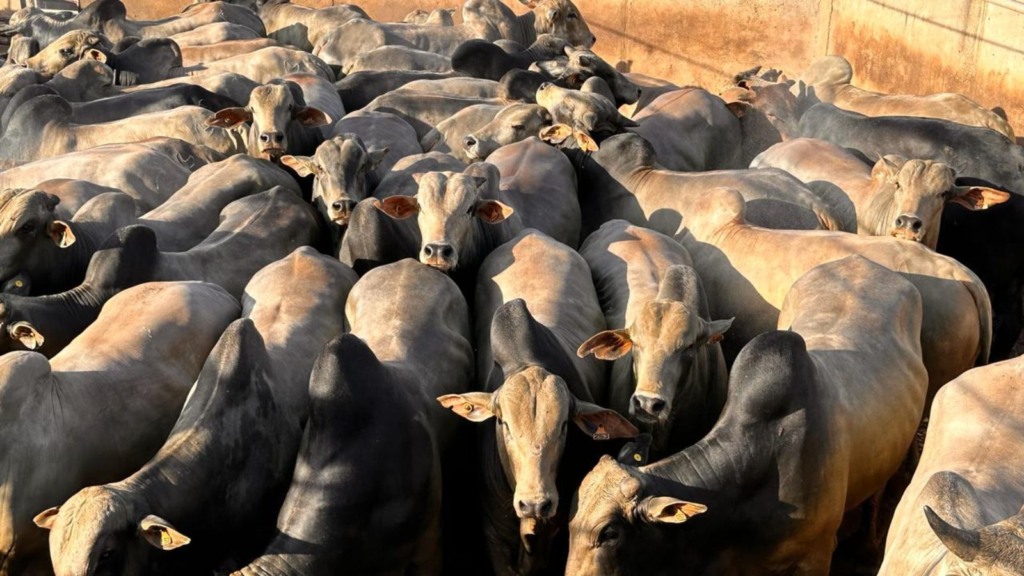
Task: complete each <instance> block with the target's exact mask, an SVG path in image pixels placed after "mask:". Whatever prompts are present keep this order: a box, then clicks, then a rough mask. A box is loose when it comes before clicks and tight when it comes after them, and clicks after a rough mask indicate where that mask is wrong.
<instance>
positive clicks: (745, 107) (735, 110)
mask: <svg viewBox="0 0 1024 576" xmlns="http://www.w3.org/2000/svg"><path fill="white" fill-rule="evenodd" d="M725 107H726V108H728V109H729V112H732V115H733V116H735V117H737V118H743V117H744V116H746V115H747V112H750V110H751V109H752V108H753V106H751V105H750V104H747V103H746V102H739V101H736V102H726V103H725Z"/></svg>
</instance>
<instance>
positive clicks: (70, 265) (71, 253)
mask: <svg viewBox="0 0 1024 576" xmlns="http://www.w3.org/2000/svg"><path fill="white" fill-rule="evenodd" d="M66 223H67V225H68V227H70V228H71V232H72V233H73V234H74V235H75V242H74V243H73V244H72V245H71V246H68V247H67V248H59V247H56V246H55V247H54V252H53V254H54V258H53V262H51V263H49V265H48V269H49V273H48V274H47V275H48V276H49V280H50V282H49V285H48V286H46V287H44V288H43V289H42V290H44V291H46V293H49V294H54V293H56V292H62V291H66V290H70V289H73V287H75V286H77V285H78V284H79V283H80V282H81V281H82V279H83V278H85V274H86V270H87V269H88V268H89V260H90V259H91V258H92V255H93V254H94V253H95V252H96V249H97V242H96V239H95V238H94V237H93V236H94V234H95V233H96V232H98V231H99V230H97V228H100V226H98V225H90V224H82V223H76V222H73V221H70V222H66ZM33 280H35V279H34V278H33Z"/></svg>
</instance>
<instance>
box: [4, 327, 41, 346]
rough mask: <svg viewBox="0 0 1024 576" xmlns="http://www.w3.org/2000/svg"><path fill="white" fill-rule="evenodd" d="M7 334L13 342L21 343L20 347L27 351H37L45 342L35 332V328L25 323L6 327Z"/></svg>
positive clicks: (37, 332) (36, 331)
mask: <svg viewBox="0 0 1024 576" xmlns="http://www.w3.org/2000/svg"><path fill="white" fill-rule="evenodd" d="M7 334H9V335H10V337H11V338H13V339H14V340H17V341H18V342H21V345H22V346H24V347H25V348H28V349H29V350H38V349H39V348H41V347H42V346H43V342H45V341H46V339H45V338H43V335H42V334H40V333H39V331H38V330H36V327H35V326H33V325H32V324H30V323H28V322H25V321H21V322H15V323H14V324H11V325H10V326H8V327H7Z"/></svg>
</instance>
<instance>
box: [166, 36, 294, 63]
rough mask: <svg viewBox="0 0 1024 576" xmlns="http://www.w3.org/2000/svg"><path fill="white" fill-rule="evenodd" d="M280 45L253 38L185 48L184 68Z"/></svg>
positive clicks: (272, 41)
mask: <svg viewBox="0 0 1024 576" xmlns="http://www.w3.org/2000/svg"><path fill="white" fill-rule="evenodd" d="M278 45H279V44H278V43H277V42H276V41H274V40H271V39H270V38H253V39H251V40H227V41H224V42H217V43H216V44H206V45H203V46H184V47H182V49H181V62H182V66H195V65H198V64H206V63H208V62H216V61H217V60H224V59H225V58H231V57H234V56H238V55H240V54H249V53H251V52H255V51H257V50H262V49H263V48H269V47H271V46H278Z"/></svg>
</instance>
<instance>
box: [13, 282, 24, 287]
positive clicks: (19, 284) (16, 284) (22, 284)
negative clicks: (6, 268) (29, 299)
mask: <svg viewBox="0 0 1024 576" xmlns="http://www.w3.org/2000/svg"><path fill="white" fill-rule="evenodd" d="M14 285H15V286H17V287H18V288H21V287H22V286H24V285H25V283H24V282H22V281H21V280H15V281H14Z"/></svg>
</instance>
